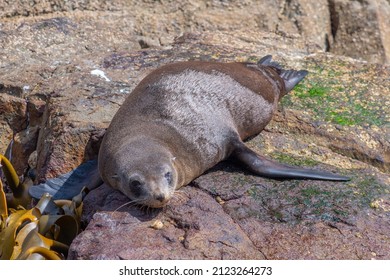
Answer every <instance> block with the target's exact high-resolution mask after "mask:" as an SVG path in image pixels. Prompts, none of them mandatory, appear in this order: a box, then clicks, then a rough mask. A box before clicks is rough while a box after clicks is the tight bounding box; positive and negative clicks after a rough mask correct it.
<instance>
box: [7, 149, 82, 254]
mask: <svg viewBox="0 0 390 280" xmlns="http://www.w3.org/2000/svg"><path fill="white" fill-rule="evenodd" d="M0 163H1V167H2V170H3V172H4V175H5V177H6V180H7V184H8V186H9V188H10V189H11V192H12V193H10V194H5V193H4V190H3V184H2V181H1V179H0V217H1V220H0V259H2V260H7V259H10V260H24V259H50V260H60V259H65V258H66V257H67V253H68V249H69V246H70V244H71V242H72V240H73V239H74V238H75V237H76V236H77V234H78V233H79V231H80V217H81V211H82V200H83V197H84V196H85V194H86V189H83V190H82V191H81V193H80V194H79V195H77V196H75V197H74V198H73V199H72V200H53V198H52V196H51V195H49V194H43V195H42V197H41V198H40V200H39V201H38V203H37V204H36V205H35V206H34V207H31V209H27V208H29V205H31V203H32V201H31V197H30V196H29V195H28V187H27V186H26V185H24V184H22V183H20V181H19V177H18V176H17V174H16V172H15V170H14V168H13V166H12V165H11V163H10V162H9V161H8V160H7V159H6V158H5V157H4V156H2V155H0Z"/></svg>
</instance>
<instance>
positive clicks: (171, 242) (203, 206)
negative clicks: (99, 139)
mask: <svg viewBox="0 0 390 280" xmlns="http://www.w3.org/2000/svg"><path fill="white" fill-rule="evenodd" d="M126 200H127V199H126V198H125V197H124V196H123V195H122V194H120V193H118V192H113V191H112V190H111V188H109V187H108V186H106V185H103V186H102V187H100V188H99V189H97V190H94V191H93V193H91V196H88V199H87V200H85V202H84V203H85V204H86V205H85V207H86V209H91V208H94V209H96V208H100V210H99V212H98V213H96V214H95V215H93V219H92V222H91V223H89V225H88V227H87V229H86V230H85V231H84V232H82V233H81V234H80V235H79V237H78V238H77V239H76V240H74V242H73V244H72V245H71V249H70V252H69V257H68V258H70V259H237V258H239V259H264V256H263V254H262V253H261V252H260V251H258V250H257V249H256V248H255V247H254V246H253V244H252V242H251V240H250V239H249V238H248V237H247V236H246V234H244V232H242V231H241V229H240V227H239V226H237V224H235V223H234V222H233V221H232V219H231V218H230V216H229V215H226V213H225V212H224V211H223V209H222V207H221V206H220V205H219V204H217V203H215V201H214V200H213V198H212V197H210V196H208V195H207V194H206V193H204V192H202V191H199V190H197V189H196V188H185V189H184V190H183V193H182V195H181V196H179V197H178V199H176V200H175V201H172V203H171V204H170V205H169V207H167V208H166V211H158V210H155V211H152V210H150V211H146V212H145V211H143V210H142V209H139V208H138V207H134V206H133V207H131V206H130V207H129V206H124V207H122V208H120V209H118V210H117V211H114V212H113V210H115V209H116V208H118V207H120V206H121V205H122V206H123V205H124V204H126ZM85 212H86V214H87V215H88V211H85ZM155 221H159V222H160V223H161V224H162V227H160V229H156V228H155V227H154V226H153V225H154V222H155ZM97 240H98V241H97ZM105 240H109V243H110V245H109V246H106V242H105ZM124 242H126V243H127V245H126V246H124Z"/></svg>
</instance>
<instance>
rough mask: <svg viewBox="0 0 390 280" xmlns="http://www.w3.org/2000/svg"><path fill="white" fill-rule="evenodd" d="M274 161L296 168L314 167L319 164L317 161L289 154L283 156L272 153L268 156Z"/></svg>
mask: <svg viewBox="0 0 390 280" xmlns="http://www.w3.org/2000/svg"><path fill="white" fill-rule="evenodd" d="M270 156H271V157H272V158H273V159H274V160H276V161H278V162H280V163H286V164H290V165H296V166H309V167H312V166H316V165H318V164H319V162H318V161H315V160H313V159H310V158H305V157H298V156H293V155H291V154H285V153H281V152H274V153H272V154H271V155H270Z"/></svg>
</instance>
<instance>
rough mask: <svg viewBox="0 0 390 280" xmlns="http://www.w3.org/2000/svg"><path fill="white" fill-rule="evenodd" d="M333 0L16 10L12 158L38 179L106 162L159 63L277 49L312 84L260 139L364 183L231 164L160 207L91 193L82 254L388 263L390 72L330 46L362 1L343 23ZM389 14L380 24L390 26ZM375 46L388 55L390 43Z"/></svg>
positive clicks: (7, 138)
mask: <svg viewBox="0 0 390 280" xmlns="http://www.w3.org/2000/svg"><path fill="white" fill-rule="evenodd" d="M327 2H328V1H319V2H316V3H312V1H298V0H297V1H279V2H275V1H262V2H259V1H245V2H243V3H241V2H240V3H238V2H232V3H227V2H224V1H222V2H220V1H219V2H218V1H187V2H183V4H182V3H181V4H180V5H184V7H185V9H183V8H180V7H179V4H178V3H176V2H175V1H169V2H167V3H165V2H161V3H160V2H153V3H151V2H150V1H134V2H132V3H131V4H134V3H137V5H132V6H131V7H130V6H129V3H128V2H127V1H119V0H118V1H114V2H110V3H111V4H110V3H109V2H105V1H100V2H99V3H97V2H95V1H89V2H88V1H83V2H78V1H68V2H66V3H65V2H61V1H59V2H58V1H55V3H56V4H54V2H53V1H41V3H40V5H36V6H35V7H33V6H30V4H29V2H26V3H25V2H23V3H21V2H20V4H19V2H13V3H14V4H12V3H11V4H7V5H8V6H6V7H5V6H4V9H0V10H1V11H4V12H3V14H1V15H0V17H2V19H3V20H2V22H1V24H0V44H1V46H2V49H1V50H0V58H1V59H0V69H2V71H1V72H0V84H1V85H2V87H1V88H0V112H1V115H0V129H1V131H0V132H1V133H0V141H1V142H0V143H1V146H0V149H1V152H2V153H4V152H5V150H6V148H7V146H10V145H9V144H10V142H11V140H12V139H14V141H13V142H11V143H12V144H13V145H14V147H13V152H12V154H14V155H15V157H14V159H15V160H17V161H18V163H19V160H20V161H23V162H22V163H21V165H20V166H19V167H18V170H20V171H18V172H22V173H23V172H24V170H25V169H26V166H27V165H26V164H27V163H28V162H29V163H30V167H31V168H36V172H37V179H36V182H39V181H44V180H46V179H47V178H50V177H57V176H58V175H59V174H64V173H66V172H68V171H70V170H72V169H73V168H74V167H76V166H78V165H79V164H80V163H81V162H84V161H86V160H89V159H92V158H94V157H96V154H97V152H98V149H99V145H100V144H99V143H100V141H101V138H102V135H103V134H104V131H105V128H106V127H107V126H108V124H109V122H110V120H111V118H112V117H113V115H114V114H115V112H116V110H117V109H118V108H119V106H120V105H121V103H122V102H123V100H124V99H125V97H126V96H127V95H128V94H130V92H131V91H132V89H133V88H134V87H135V86H136V85H137V83H138V82H139V81H140V80H141V79H142V78H143V77H144V76H145V75H147V73H149V72H150V71H151V70H152V69H155V68H157V67H158V66H160V65H164V64H166V63H169V62H172V61H183V60H190V59H194V60H218V61H256V60H257V59H258V58H260V57H262V56H264V55H266V54H272V55H273V56H274V58H275V60H276V61H280V63H281V64H282V65H284V66H286V67H292V68H299V69H307V70H308V71H309V75H308V76H307V78H306V79H305V80H304V82H303V83H301V84H300V85H299V86H298V87H297V88H296V89H295V90H294V91H293V92H292V93H291V94H290V95H288V96H286V97H284V98H283V100H282V102H281V104H280V110H279V112H278V114H277V115H276V116H275V117H274V119H273V121H272V122H271V123H270V124H269V126H267V128H266V130H265V131H263V132H262V133H261V134H260V135H259V136H257V137H255V138H254V139H252V140H251V141H249V142H248V145H249V146H250V147H251V148H252V149H254V150H257V151H258V152H259V153H262V154H265V155H266V156H268V157H271V158H273V159H275V160H277V161H281V162H285V163H288V164H293V165H294V164H295V165H300V166H307V167H312V168H319V169H325V170H329V171H333V172H338V173H342V174H345V175H348V176H351V177H352V180H351V182H348V183H336V182H320V181H295V180H292V181H276V180H268V179H264V178H260V177H255V176H252V175H251V174H249V173H248V172H246V171H245V170H242V168H240V167H239V166H236V165H234V163H230V162H226V163H222V164H220V165H218V166H216V167H215V168H213V169H212V170H210V171H208V172H207V173H206V174H204V175H203V176H201V177H199V178H197V179H196V180H194V182H193V183H192V184H191V185H190V186H187V187H184V188H183V189H181V190H179V191H178V193H177V196H176V199H174V200H173V201H172V203H171V204H170V205H169V206H168V207H166V208H164V209H162V210H159V211H153V210H151V209H146V211H145V209H142V208H141V209H140V208H138V207H135V206H133V205H131V204H130V205H127V206H123V207H121V206H122V205H124V204H126V203H127V202H128V200H127V199H126V198H125V197H124V196H123V195H121V194H120V193H118V192H116V191H113V190H111V189H110V188H108V187H107V186H104V185H103V186H101V187H99V188H98V189H96V190H93V191H91V192H90V193H89V194H88V195H87V197H86V200H85V202H84V205H85V206H84V214H83V215H84V216H83V223H84V228H85V230H84V231H83V232H82V233H81V234H80V235H79V236H78V237H77V238H76V240H75V241H74V243H73V244H72V246H71V251H70V254H69V258H70V259H85V258H94V259H99V258H103V259H120V258H124V259H139V258H145V259H162V258H173V259H188V258H190V259H219V258H222V259H239V258H241V259H248V258H253V259H263V258H268V259H302V258H303V259H335V258H337V259H361V258H362V259H369V258H372V257H373V256H374V255H375V258H378V259H388V258H389V257H390V256H389V253H388V250H385V249H384V248H388V247H389V245H390V244H389V240H388V238H387V236H388V232H389V231H390V228H389V223H388V221H389V218H390V217H389V213H390V212H389V204H390V202H389V191H390V190H389V186H390V175H389V170H390V169H389V168H390V167H389V166H390V154H389V153H390V143H389V139H390V127H389V122H390V116H389V111H388V108H389V105H390V99H389V98H390V92H389V89H390V84H389V82H390V81H389V80H388V77H389V76H390V69H389V67H388V66H384V65H379V64H372V63H367V62H364V61H358V60H354V59H351V58H348V57H342V56H337V55H333V54H331V53H324V52H322V51H323V50H328V49H330V50H332V46H335V47H337V46H338V45H337V44H339V43H340V40H342V39H340V38H341V37H337V36H338V35H340V36H341V34H343V31H342V30H344V29H348V28H347V26H348V25H347V23H340V24H339V25H338V26H339V27H338V28H339V31H340V32H339V31H338V32H336V33H334V30H335V29H334V28H335V25H334V24H335V18H336V17H335V15H336V14H335V13H336V12H337V13H340V15H342V13H341V11H344V9H345V8H344V7H347V5H355V4H356V3H355V4H348V3H349V2H348V3H347V2H345V3H344V2H342V1H330V2H329V3H333V4H334V5H333V6H332V5H330V10H329V12H328V13H327V12H326V11H328V9H327V8H326V6H327ZM350 2H351V1H350ZM352 2H355V1H352ZM4 3H5V2H4ZM4 3H2V4H0V5H5V4H4ZM7 3H8V2H7ZM359 3H360V4H359V5H361V6H362V8H359V9H357V11H358V12H359V15H360V14H361V15H362V17H363V15H364V13H366V12H370V13H371V12H372V11H373V10H372V9H367V11H365V9H364V7H367V6H366V5H368V4H367V3H371V2H369V1H366V2H365V1H363V2H362V1H360V2H359ZM378 3H379V2H378ZM16 4H18V5H21V6H19V7H20V9H16V8H15V7H18V6H15V5H16ZM348 7H349V6H348ZM370 7H371V6H370ZM383 7H384V8H383V9H382V10H381V11H379V10H380V9H374V11H375V12H374V13H372V15H373V16H372V18H373V21H372V22H371V23H369V24H367V26H368V27H369V28H373V26H378V28H379V25H380V26H382V27H383V25H385V26H386V24H385V22H386V21H385V20H386V18H383V17H382V18H381V16H380V14H381V13H384V12H386V6H385V4H383ZM118 9H120V10H121V12H120V13H117V12H115V11H116V10H118ZM86 10H88V12H84V11H86ZM45 11H47V13H51V12H53V11H62V12H56V13H55V14H46V12H45ZM155 11H159V14H158V20H156V12H155ZM313 11H323V13H322V12H321V13H314V14H318V15H319V14H321V16H318V18H316V17H314V16H312V15H313ZM328 14H329V15H330V16H329V18H328ZM16 15H18V16H20V15H29V17H14V16H16ZM33 15H35V16H33ZM243 18H245V19H246V20H242V19H243ZM346 18H348V17H346ZM379 18H381V20H382V21H379ZM376 19H378V20H376ZM339 20H340V21H342V20H343V19H339ZM379 22H381V23H379ZM331 24H333V25H332V26H333V33H332V30H330V27H329V26H330V25H331ZM356 24H357V26H361V25H359V24H361V23H360V22H359V23H356ZM371 25H372V26H371ZM368 27H367V28H368ZM382 27H381V28H382ZM364 28H365V27H364ZM205 29H208V30H211V31H205ZM264 29H266V30H273V31H276V32H277V33H273V32H271V33H270V32H266V31H264ZM221 30H223V31H221ZM329 30H330V31H329ZM362 30H365V29H362ZM381 30H382V29H381ZM185 31H191V32H189V33H188V32H186V33H184V34H183V35H182V36H179V37H177V38H176V39H175V40H174V37H175V36H176V35H178V34H180V33H183V32H185ZM197 31H200V32H197ZM331 33H332V36H330V34H331ZM354 34H355V33H354ZM367 34H373V35H375V34H376V33H375V32H374V33H370V32H367ZM381 34H385V33H381ZM334 35H335V36H334ZM370 36H371V35H370ZM360 37H363V36H361V35H360ZM307 38H310V40H307ZM346 38H348V36H346ZM373 38H374V37H373ZM383 38H385V39H383ZM386 38H387V37H383V36H382V40H383V41H382V42H385V40H386ZM333 39H336V41H335V42H334V41H333ZM373 42H376V43H375V44H374V45H371V48H372V49H375V50H380V51H378V52H377V53H379V54H380V56H378V57H381V59H384V57H385V56H383V55H382V54H384V53H385V52H384V51H382V50H383V49H385V47H383V45H384V44H383V43H381V44H380V43H379V41H378V40H377V39H375V40H373ZM360 45H362V44H360ZM386 46H387V45H386ZM381 48H382V50H381ZM373 52H374V51H373ZM345 54H347V53H345ZM367 59H369V58H368V56H367ZM31 131H34V133H33V134H31V133H28V132H31ZM29 137H31V138H29ZM12 154H11V155H12ZM29 159H30V161H29ZM15 164H16V163H15ZM20 175H22V174H20ZM24 175H25V174H24ZM119 207H121V208H119ZM118 208H119V209H118ZM116 209H117V210H116ZM115 210H116V211H115ZM156 221H157V223H158V224H159V226H158V228H156V227H155V226H152V225H153V223H154V222H156ZM161 225H162V226H161ZM152 245H153V246H152ZM156 248H158V250H156Z"/></svg>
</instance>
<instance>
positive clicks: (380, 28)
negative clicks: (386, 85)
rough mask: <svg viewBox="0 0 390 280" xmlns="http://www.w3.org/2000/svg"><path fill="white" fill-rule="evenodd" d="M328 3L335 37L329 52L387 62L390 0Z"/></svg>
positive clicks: (336, 0) (336, 1) (338, 0)
mask: <svg viewBox="0 0 390 280" xmlns="http://www.w3.org/2000/svg"><path fill="white" fill-rule="evenodd" d="M329 4H330V5H329V6H330V11H331V20H332V34H333V40H334V43H333V44H331V46H330V51H331V52H333V53H336V54H341V55H346V56H350V57H354V58H360V59H364V60H367V61H370V62H377V63H383V62H386V63H389V62H390V3H389V1H386V0H366V1H345V0H331V1H329ZM362 19H365V20H362Z"/></svg>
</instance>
